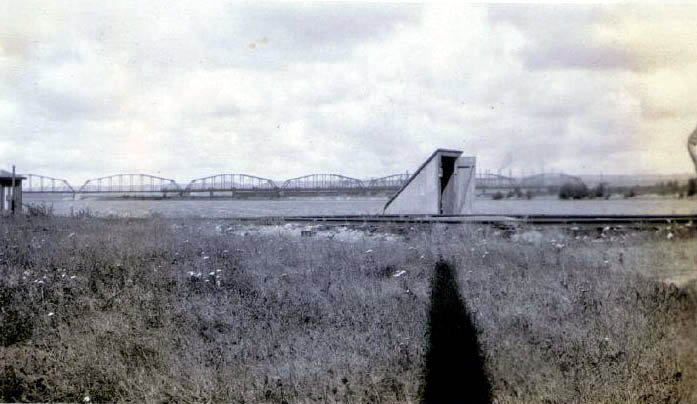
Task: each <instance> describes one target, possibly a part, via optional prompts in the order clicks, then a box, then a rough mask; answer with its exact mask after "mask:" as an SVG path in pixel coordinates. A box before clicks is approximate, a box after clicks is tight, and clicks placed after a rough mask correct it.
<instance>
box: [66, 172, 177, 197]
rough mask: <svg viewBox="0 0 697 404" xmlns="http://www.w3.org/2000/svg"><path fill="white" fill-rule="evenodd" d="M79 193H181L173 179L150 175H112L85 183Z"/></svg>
mask: <svg viewBox="0 0 697 404" xmlns="http://www.w3.org/2000/svg"><path fill="white" fill-rule="evenodd" d="M78 192H80V193H147V192H150V193H165V194H166V193H168V192H182V189H181V187H180V186H179V184H177V183H176V181H174V180H173V179H170V178H163V177H158V176H155V175H150V174H114V175H110V176H107V177H101V178H93V179H90V180H87V181H85V183H84V184H83V185H82V187H80V189H79V190H78Z"/></svg>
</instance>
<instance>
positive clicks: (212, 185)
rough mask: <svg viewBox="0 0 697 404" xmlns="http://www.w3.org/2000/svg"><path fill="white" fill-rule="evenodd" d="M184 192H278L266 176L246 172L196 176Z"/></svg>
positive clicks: (256, 193)
mask: <svg viewBox="0 0 697 404" xmlns="http://www.w3.org/2000/svg"><path fill="white" fill-rule="evenodd" d="M183 192H184V193H185V194H191V193H192V192H208V193H210V194H211V195H213V194H214V193H221V192H231V195H232V196H235V195H262V194H272V195H275V194H277V193H278V186H277V185H276V183H275V182H273V180H270V179H268V178H261V177H255V176H253V175H247V174H218V175H212V176H210V177H203V178H197V179H195V180H191V182H190V183H189V184H188V185H187V186H186V188H184V191H183Z"/></svg>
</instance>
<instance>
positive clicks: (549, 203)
mask: <svg viewBox="0 0 697 404" xmlns="http://www.w3.org/2000/svg"><path fill="white" fill-rule="evenodd" d="M386 201H387V200H386V199H385V198H302V199H300V198H299V199H277V200H231V199H207V198H201V199H200V200H175V199H169V200H136V199H110V200H104V199H97V198H85V199H77V198H76V199H74V200H73V199H72V197H69V196H67V197H66V196H35V195H30V194H26V195H25V196H24V203H25V204H44V205H46V206H51V207H52V209H53V212H54V214H58V215H70V214H71V212H72V213H77V212H78V211H80V210H85V209H89V210H90V211H91V212H92V213H93V214H97V215H100V216H106V215H116V216H128V217H145V216H149V215H152V214H157V215H162V216H164V217H170V218H183V217H198V218H232V217H250V216H295V215H303V216H304V215H313V216H314V215H357V214H379V213H382V207H383V206H384V204H385V202H386ZM474 211H475V213H487V214H489V213H491V214H504V215H505V214H579V215H606V214H636V215H639V214H687V213H697V200H696V199H658V198H656V199H648V198H647V199H638V198H637V199H611V200H580V201H568V200H567V201H565V200H559V199H553V198H549V199H542V198H541V199H532V200H498V201H495V200H491V199H477V200H476V202H475V204H474Z"/></svg>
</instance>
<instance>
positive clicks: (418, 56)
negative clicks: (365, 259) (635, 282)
mask: <svg viewBox="0 0 697 404" xmlns="http://www.w3.org/2000/svg"><path fill="white" fill-rule="evenodd" d="M695 17H697V12H696V11H695V7H692V6H688V5H684V6H670V7H665V6H660V5H651V6H641V7H639V6H631V7H629V6H627V7H622V8H620V7H608V6H581V5H575V6H563V7H552V6H548V5H534V6H533V5H526V6H520V5H489V6H484V5H480V6H458V7H455V6H452V5H448V6H444V5H442V4H440V5H439V4H436V5H417V6H402V5H393V4H373V3H366V4H346V3H331V4H329V3H327V4H324V3H271V2H263V3H251V2H250V3H223V2H221V3H211V4H208V5H207V6H206V7H201V6H200V5H199V4H198V3H195V2H190V3H186V2H183V3H176V4H172V3H171V2H148V3H147V4H143V5H140V4H139V5H138V6H137V7H136V6H134V4H133V3H126V2H110V3H109V4H105V5H102V4H97V3H95V4H87V5H85V4H84V3H77V2H74V3H63V4H61V5H60V6H54V5H52V4H44V3H26V4H25V3H24V2H22V3H21V4H17V6H16V7H13V8H12V10H9V11H8V12H6V13H4V14H1V16H0V27H3V28H1V29H0V162H3V163H2V164H5V165H9V164H12V163H15V164H17V165H18V167H21V170H22V171H32V172H37V173H43V174H46V175H51V176H56V177H66V178H68V179H70V180H71V182H75V183H78V184H80V183H82V182H84V180H86V179H87V178H90V177H98V176H103V175H109V174H113V173H118V172H147V173H151V174H158V175H162V176H167V177H174V178H176V179H177V180H179V181H182V182H184V181H188V180H190V179H192V178H198V177H203V176H208V175H212V174H216V173H232V172H244V173H249V174H255V175H259V176H263V177H269V178H274V179H284V178H289V177H295V176H301V175H305V174H310V173H315V172H334V173H340V174H345V175H349V176H354V177H360V178H366V177H377V176H383V175H389V174H394V173H402V172H405V171H407V170H409V171H413V170H414V169H416V168H417V167H418V166H419V164H420V163H421V161H422V160H423V159H424V158H425V157H426V156H428V155H429V154H430V153H431V152H432V151H433V150H434V149H435V148H438V147H447V148H457V149H462V150H464V151H465V152H466V153H468V154H476V155H477V157H478V161H479V164H480V167H481V168H482V169H484V168H491V169H498V168H501V167H504V168H507V169H508V168H510V169H513V170H514V173H516V172H517V173H520V172H521V171H523V170H525V171H526V172H528V173H530V172H532V171H535V170H541V169H542V168H543V167H544V168H545V169H546V170H550V169H555V170H564V171H567V172H570V173H597V172H599V171H602V172H605V173H611V172H625V171H627V170H634V171H638V172H664V173H670V172H684V171H688V170H690V169H691V165H690V164H691V162H690V160H689V157H688V156H687V154H686V153H685V152H684V139H683V138H684V137H685V136H687V133H688V132H689V131H691V130H692V129H693V128H694V119H695V118H694V117H695V116H697V98H695V97H697V92H695V91H692V89H694V88H697V77H696V76H695V75H694V71H696V70H695V69H697V58H696V57H695V52H697V50H695V49H697V46H694V40H695V29H694V25H693V24H692V21H694V19H695ZM250 44H254V46H253V47H250ZM5 162H7V163H5Z"/></svg>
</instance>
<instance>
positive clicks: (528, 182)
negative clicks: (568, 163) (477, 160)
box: [476, 173, 583, 194]
mask: <svg viewBox="0 0 697 404" xmlns="http://www.w3.org/2000/svg"><path fill="white" fill-rule="evenodd" d="M564 184H572V185H582V184H583V180H581V178H579V177H576V176H573V175H567V174H536V175H531V176H527V177H523V178H514V177H507V176H504V175H500V174H492V173H482V174H479V173H478V174H477V177H476V189H477V192H478V193H480V194H486V193H487V192H513V191H516V190H518V191H520V192H524V191H525V192H526V191H533V192H556V191H558V190H559V188H560V187H561V186H562V185H564Z"/></svg>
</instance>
